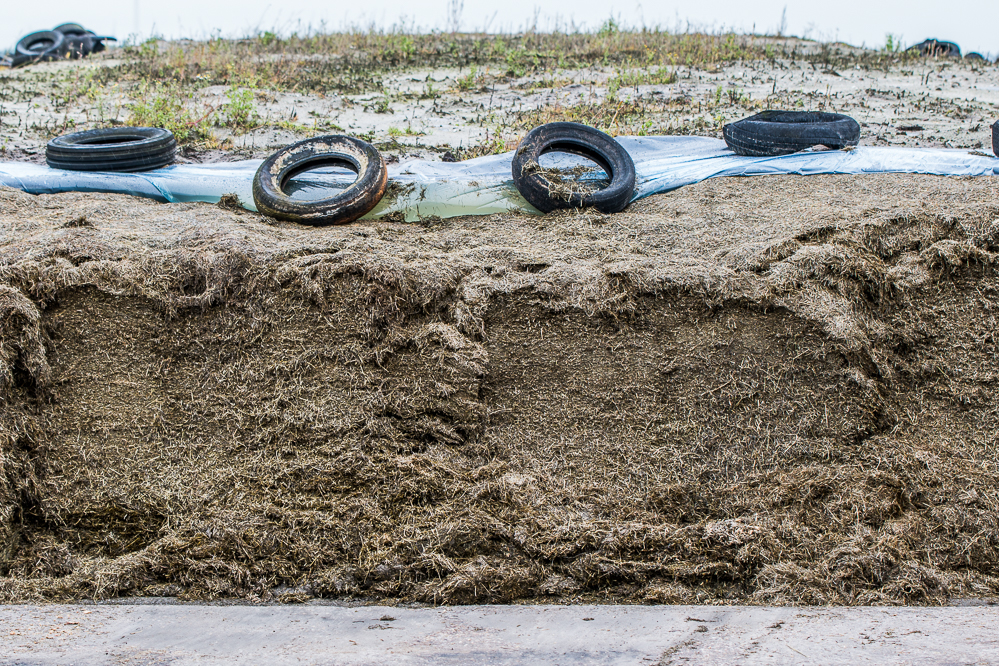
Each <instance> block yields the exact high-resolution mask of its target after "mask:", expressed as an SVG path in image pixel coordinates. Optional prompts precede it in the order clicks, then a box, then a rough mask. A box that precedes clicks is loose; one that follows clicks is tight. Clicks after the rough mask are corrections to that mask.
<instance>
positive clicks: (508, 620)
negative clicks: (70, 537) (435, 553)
mask: <svg viewBox="0 0 999 666" xmlns="http://www.w3.org/2000/svg"><path fill="white" fill-rule="evenodd" d="M997 626H999V607H997V606H990V605H979V606H965V607H948V608H759V607H710V606H658V607H657V606H465V607H449V608H391V607H385V606H362V607H342V606H314V605H304V606H206V605H193V604H192V605H188V604H147V605H143V604H136V605H52V606H0V664H2V665H4V666H8V665H11V666H12V665H14V664H17V665H29V664H30V665H38V666H41V665H50V664H52V665H54V664H74V665H78V666H89V665H92V664H171V665H173V666H182V665H187V664H221V663H225V664H273V665H282V664H386V663H392V664H449V663H454V664H459V663H460V664H539V663H544V664H615V665H616V664H622V665H623V664H643V665H644V664H662V665H665V664H699V665H709V664H864V663H871V664H938V665H940V664H999V631H997V630H996V627H997Z"/></svg>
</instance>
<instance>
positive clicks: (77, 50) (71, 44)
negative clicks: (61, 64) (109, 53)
mask: <svg viewBox="0 0 999 666" xmlns="http://www.w3.org/2000/svg"><path fill="white" fill-rule="evenodd" d="M52 30H53V31H55V32H61V33H62V35H63V37H65V38H66V43H65V45H64V47H63V49H62V53H63V54H64V55H65V56H66V57H69V58H84V57H86V56H88V55H90V54H91V53H97V52H99V51H103V50H104V41H103V40H105V39H113V37H99V36H97V34H96V33H94V32H93V31H92V30H87V29H86V28H84V27H83V26H82V25H80V24H79V23H63V24H62V25H57V26H56V27H54V28H52Z"/></svg>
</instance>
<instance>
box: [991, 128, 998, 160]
mask: <svg viewBox="0 0 999 666" xmlns="http://www.w3.org/2000/svg"><path fill="white" fill-rule="evenodd" d="M992 152H993V153H994V154H995V156H996V157H999V120H997V121H995V123H993V125H992Z"/></svg>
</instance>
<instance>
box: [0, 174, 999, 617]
mask: <svg viewBox="0 0 999 666" xmlns="http://www.w3.org/2000/svg"><path fill="white" fill-rule="evenodd" d="M997 265H999V180H997V179H995V178H975V179H962V178H935V177H930V176H910V175H871V176H864V177H846V176H813V177H807V178H802V177H757V178H750V179H735V178H729V179H714V180H709V181H706V182H703V183H700V184H697V185H694V186H690V187H687V188H684V189H682V190H680V191H678V192H675V193H672V194H669V195H659V196H655V197H650V198H649V199H646V200H643V201H640V202H637V203H635V204H633V205H631V206H630V207H629V208H628V210H627V211H626V212H624V213H621V214H617V215H610V216H607V215H601V214H599V213H596V212H593V211H588V212H561V213H556V214H551V215H547V216H543V217H531V216H519V215H494V216H487V217H466V218H453V219H449V220H434V221H433V222H432V223H427V224H422V225H421V224H401V223H393V222H387V221H373V222H365V223H362V224H355V225H350V226H345V227H338V228H328V229H313V228H303V227H297V226H294V225H292V224H285V223H277V222H274V221H272V220H268V219H266V218H263V217H261V216H258V215H255V214H251V213H247V212H237V211H229V210H225V209H222V208H219V207H218V206H213V205H209V204H157V203H153V202H149V201H145V200H141V199H136V198H132V197H128V196H122V195H101V194H97V195H95V194H59V195H45V196H31V195H27V194H24V193H22V192H19V191H14V190H0V598H2V599H3V600H4V601H8V602H9V601H25V600H38V599H59V600H65V599H81V598H107V597H114V596H128V595H163V596H180V597H182V598H188V599H196V598H218V597H239V598H247V599H266V598H279V599H282V600H285V601H302V600H304V599H307V598H310V597H313V596H318V597H337V598H347V597H363V598H379V599H385V600H388V601H419V602H428V603H471V602H501V601H514V600H545V601H552V600H567V601H568V600H576V601H578V600H596V601H604V600H606V601H612V600H613V601H632V602H657V603H662V602H665V603H692V602H697V603H767V604H830V603H832V604H869V603H887V604H897V603H921V604H934V603H944V602H946V601H947V600H949V599H950V598H952V597H955V596H994V595H995V594H996V593H999V474H997V473H999V458H997V449H999V438H997V435H996V432H995V428H994V424H995V423H996V422H997V419H999V366H997V351H999V350H997V344H999V343H997V339H996V336H997V331H999V322H997V317H999V276H997V273H996V268H997Z"/></svg>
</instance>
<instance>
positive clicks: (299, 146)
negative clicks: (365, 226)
mask: <svg viewBox="0 0 999 666" xmlns="http://www.w3.org/2000/svg"><path fill="white" fill-rule="evenodd" d="M323 166H340V167H346V168H348V169H350V170H351V171H353V172H354V173H356V174H357V180H355V181H354V182H353V183H351V184H350V186H349V187H347V188H346V189H344V190H341V191H339V192H338V193H337V194H336V195H334V196H332V197H328V198H326V199H318V200H312V201H301V200H295V199H292V198H291V197H290V196H289V195H288V194H286V193H285V191H284V187H285V185H287V183H288V181H289V180H290V179H291V178H293V177H294V176H295V175H297V174H300V173H302V172H303V171H308V170H310V169H316V168H319V167H323ZM387 185H388V169H386V168H385V160H384V159H382V156H381V155H380V154H379V153H378V150H377V149H375V147H374V146H372V145H371V144H370V143H367V142H366V141H361V140H360V139H355V138H354V137H351V136H344V135H341V134H336V135H329V136H317V137H313V138H311V139H306V140H304V141H299V142H298V143H294V144H292V145H290V146H287V147H285V148H282V149H281V150H279V151H277V152H276V153H274V154H273V155H271V156H270V157H268V158H267V159H266V160H264V163H263V164H261V165H260V168H259V169H257V173H256V174H255V175H254V176H253V202H254V204H256V206H257V210H258V211H260V212H261V213H263V214H264V215H270V216H271V217H276V218H278V219H280V220H290V221H292V222H298V223H299V224H308V225H311V226H316V227H324V226H328V225H333V224H347V223H349V222H353V221H354V220H357V219H358V218H360V217H363V216H364V215H365V214H366V213H367V212H368V211H370V210H371V209H372V208H374V207H375V206H377V205H378V202H379V201H381V199H382V196H384V195H385V187H386V186H387Z"/></svg>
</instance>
